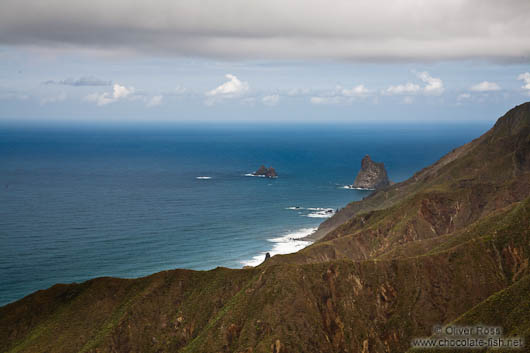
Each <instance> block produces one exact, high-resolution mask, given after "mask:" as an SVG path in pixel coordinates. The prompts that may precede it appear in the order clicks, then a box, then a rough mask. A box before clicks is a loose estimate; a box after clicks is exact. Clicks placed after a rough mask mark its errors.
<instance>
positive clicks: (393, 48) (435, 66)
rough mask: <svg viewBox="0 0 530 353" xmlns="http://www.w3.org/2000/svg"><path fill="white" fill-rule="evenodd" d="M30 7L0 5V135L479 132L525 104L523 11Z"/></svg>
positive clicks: (442, 5)
mask: <svg viewBox="0 0 530 353" xmlns="http://www.w3.org/2000/svg"><path fill="white" fill-rule="evenodd" d="M380 2H381V0H378V1H375V3H380ZM29 3H31V4H32V5H34V6H35V8H34V9H33V10H34V11H29V10H27V8H31V6H30V5H31V4H26V3H25V5H24V6H22V5H20V4H19V3H18V2H13V1H11V0H6V1H5V2H3V3H2V5H0V10H1V11H0V13H2V15H0V20H1V21H0V23H1V24H0V32H1V33H2V34H0V124H22V125H46V124H52V123H68V124H71V123H74V124H75V123H83V124H86V123H97V124H106V123H109V124H111V123H112V124H131V123H132V124H134V123H142V124H143V123H150V122H153V123H179V122H205V121H206V122H219V123H222V122H245V123H253V122H257V123H264V122H265V123H267V122H274V123H284V122H285V123H298V122H304V123H314V122H342V123H357V122H388V121H391V122H400V121H413V122H422V123H425V122H431V121H432V122H438V121H448V122H453V121H481V122H484V121H494V120H495V119H496V118H498V117H499V116H500V115H501V114H502V113H504V112H505V111H506V110H507V109H509V108H511V107H513V106H514V105H516V104H520V103H522V102H525V101H528V100H530V73H529V72H530V59H529V57H530V56H529V53H530V38H529V37H528V36H529V34H528V33H530V28H529V27H530V25H529V24H528V22H529V21H527V20H526V19H527V18H528V15H529V12H528V11H530V6H528V4H527V3H528V2H525V1H508V2H507V3H506V4H505V6H504V7H503V9H502V11H499V9H498V8H497V7H498V4H497V3H496V2H493V1H482V2H478V3H477V2H476V1H473V0H469V1H465V0H461V1H456V0H455V1H446V2H438V1H433V2H432V3H431V2H429V3H427V4H430V5H425V4H424V5H422V6H418V4H419V3H418V2H416V1H412V0H410V1H408V0H405V1H400V2H395V3H394V4H397V5H394V6H393V7H391V8H390V9H387V10H383V11H380V10H379V9H380V6H379V5H381V4H375V5H373V4H372V5H369V4H370V3H368V2H362V1H360V2H358V3H355V4H357V5H355V4H353V5H352V4H350V3H349V2H344V1H336V2H334V4H335V5H337V6H336V7H337V8H338V9H339V10H340V12H334V11H335V10H329V9H327V7H329V6H327V5H326V3H325V2H322V1H316V0H312V1H309V2H305V3H304V2H300V1H298V0H296V1H293V2H292V3H291V4H290V6H289V7H286V6H285V5H282V2H277V1H271V2H270V3H268V4H265V5H264V4H260V5H259V6H260V8H259V9H257V8H256V7H249V5H248V2H242V1H239V0H228V1H227V2H226V3H225V5H226V6H223V7H219V4H218V2H212V1H202V2H201V4H202V5H201V6H200V7H197V6H196V3H193V2H190V1H187V0H186V1H182V2H179V3H178V5H175V4H174V3H173V2H169V1H165V0H159V1H154V2H153V5H152V6H150V7H149V8H143V7H142V6H141V5H138V6H137V7H131V6H129V5H128V3H127V2H124V1H113V2H111V3H109V4H110V5H108V4H106V3H105V2H101V1H95V2H93V3H92V5H91V7H90V8H87V6H88V5H86V4H85V5H82V4H81V5H80V4H79V3H76V2H67V1H63V0H56V1H54V2H52V3H50V4H49V6H47V7H45V8H44V7H42V5H41V4H40V3H39V2H36V1H33V0H31V1H29ZM371 3H374V2H371ZM478 4H480V6H479V5H478ZM228 5H231V6H228ZM39 6H41V7H42V8H40V9H41V12H42V13H40V15H36V14H35V13H38V12H39V11H37V9H38V8H39ZM256 6H258V5H256ZM378 6H379V8H378ZM476 6H479V9H482V10H481V11H471V10H474V9H476ZM466 9H468V10H469V11H467V12H466ZM339 10H336V11H339ZM296 11H298V12H299V13H298V14H296ZM363 11H364V14H363ZM377 11H379V12H377ZM261 12H263V13H267V14H268V16H269V17H268V18H266V19H261V17H263V16H261V15H260V14H261ZM376 12H377V13H378V17H372V18H370V15H374V14H375V13H376ZM216 13H223V14H224V17H223V16H221V17H219V16H216V15H215V14H216ZM190 16H192V18H191V19H190V18H189V17H190ZM365 17H366V18H368V19H367V20H365ZM13 19H16V21H15V20H13ZM448 19H449V20H448ZM507 19H509V21H508V20H507ZM315 22H319V23H317V25H315Z"/></svg>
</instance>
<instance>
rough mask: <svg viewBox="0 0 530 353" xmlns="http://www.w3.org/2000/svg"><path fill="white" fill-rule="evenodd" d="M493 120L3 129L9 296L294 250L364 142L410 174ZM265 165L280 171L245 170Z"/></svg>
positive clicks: (0, 174)
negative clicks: (260, 174)
mask: <svg viewBox="0 0 530 353" xmlns="http://www.w3.org/2000/svg"><path fill="white" fill-rule="evenodd" d="M487 128H488V126H486V125H463V124H455V125H433V124H424V125H392V124H387V125H382V124H380V125H345V126H337V125H334V126H329V125H311V126H294V125H293V126H258V125H256V126H237V125H227V126H204V125H203V126H189V125H187V126H170V127H166V128H160V127H158V128H155V127H150V128H146V127H143V128H139V127H138V128H127V129H125V128H124V129H118V128H107V129H105V128H46V129H44V128H41V129H25V128H3V129H0V305H4V304H6V303H9V302H11V301H14V300H17V299H20V298H22V297H23V296H25V295H27V294H30V293H31V292H33V291H35V290H39V289H44V288H47V287H50V286H51V285H53V284H55V283H69V282H79V281H84V280H86V279H89V278H93V277H99V276H118V277H138V276H143V275H147V274H151V273H154V272H157V271H161V270H167V269H174V268H190V269H197V270H206V269H212V268H215V267H217V266H227V267H232V268H238V267H242V266H243V265H246V264H251V265H252V264H258V263H259V262H261V261H262V259H263V257H264V254H265V252H267V251H269V252H272V254H276V253H286V252H292V251H295V250H297V249H300V248H302V247H304V246H306V245H307V244H308V243H307V242H303V241H300V240H296V239H297V238H300V237H303V236H305V235H307V234H308V233H310V232H311V231H312V230H313V229H314V228H315V227H317V226H318V224H319V223H320V222H321V221H323V219H324V218H325V217H327V216H329V215H330V214H331V212H332V211H333V210H336V209H337V208H340V207H343V206H345V205H346V204H347V203H348V202H350V201H354V200H359V199H361V198H362V197H364V196H367V195H368V193H369V192H368V191H358V190H349V189H345V188H344V186H345V185H348V184H351V183H352V182H353V180H354V178H355V175H356V173H357V171H358V170H359V168H360V161H361V158H362V157H363V156H364V155H366V154H369V155H370V156H371V157H372V159H374V160H375V161H378V162H384V163H385V166H386V168H387V171H388V174H389V176H390V178H391V179H392V180H393V181H402V180H404V179H406V178H408V177H410V176H411V175H412V174H413V173H414V172H415V171H417V170H419V169H421V168H423V167H425V166H427V165H429V164H431V163H433V162H435V161H436V160H437V159H438V158H440V157H441V156H442V155H444V154H445V153H447V152H449V151H450V150H451V149H453V148H455V147H457V146H459V145H461V144H463V143H465V142H468V141H470V140H471V139H473V138H475V137H477V136H479V135H480V134H482V133H483V132H484V131H486V130H487ZM261 164H265V165H266V166H273V167H274V168H275V169H276V171H277V172H278V174H279V177H278V178H277V179H266V178H257V177H249V176H245V174H248V173H251V172H252V171H254V170H256V169H257V168H258V167H259V166H260V165H261Z"/></svg>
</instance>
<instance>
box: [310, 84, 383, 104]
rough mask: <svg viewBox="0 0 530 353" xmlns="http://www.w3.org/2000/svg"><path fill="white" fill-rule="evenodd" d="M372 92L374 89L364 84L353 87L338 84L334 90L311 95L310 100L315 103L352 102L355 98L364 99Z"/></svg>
mask: <svg viewBox="0 0 530 353" xmlns="http://www.w3.org/2000/svg"><path fill="white" fill-rule="evenodd" d="M372 93H373V91H372V90H369V89H368V88H366V87H365V86H364V85H363V84H360V85H357V86H355V87H352V88H344V87H342V86H337V87H335V89H334V90H333V91H328V92H322V93H321V94H319V95H317V96H313V97H311V98H310V99H309V101H310V102H311V103H313V104H350V103H352V102H353V101H354V100H357V99H364V98H366V97H368V96H369V95H371V94H372Z"/></svg>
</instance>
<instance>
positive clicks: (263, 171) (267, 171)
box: [252, 165, 278, 178]
mask: <svg viewBox="0 0 530 353" xmlns="http://www.w3.org/2000/svg"><path fill="white" fill-rule="evenodd" d="M252 174H253V175H255V176H264V177H266V178H277V177H278V174H277V173H276V170H275V169H274V168H273V167H270V168H266V167H265V166H264V165H262V166H261V167H259V169H258V170H256V171H255V172H254V173H252Z"/></svg>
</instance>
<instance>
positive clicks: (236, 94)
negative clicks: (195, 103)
mask: <svg viewBox="0 0 530 353" xmlns="http://www.w3.org/2000/svg"><path fill="white" fill-rule="evenodd" d="M225 77H226V78H227V79H228V81H226V82H225V83H223V84H222V85H220V86H218V87H216V88H214V89H212V90H210V91H207V92H206V93H205V95H206V97H208V99H207V100H206V102H205V103H206V105H212V104H215V103H216V102H220V101H222V100H225V99H234V98H241V97H243V96H244V95H245V94H246V93H247V92H248V91H249V89H250V88H249V85H248V82H244V81H241V80H240V79H238V78H237V77H236V76H235V75H232V74H226V75H225Z"/></svg>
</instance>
